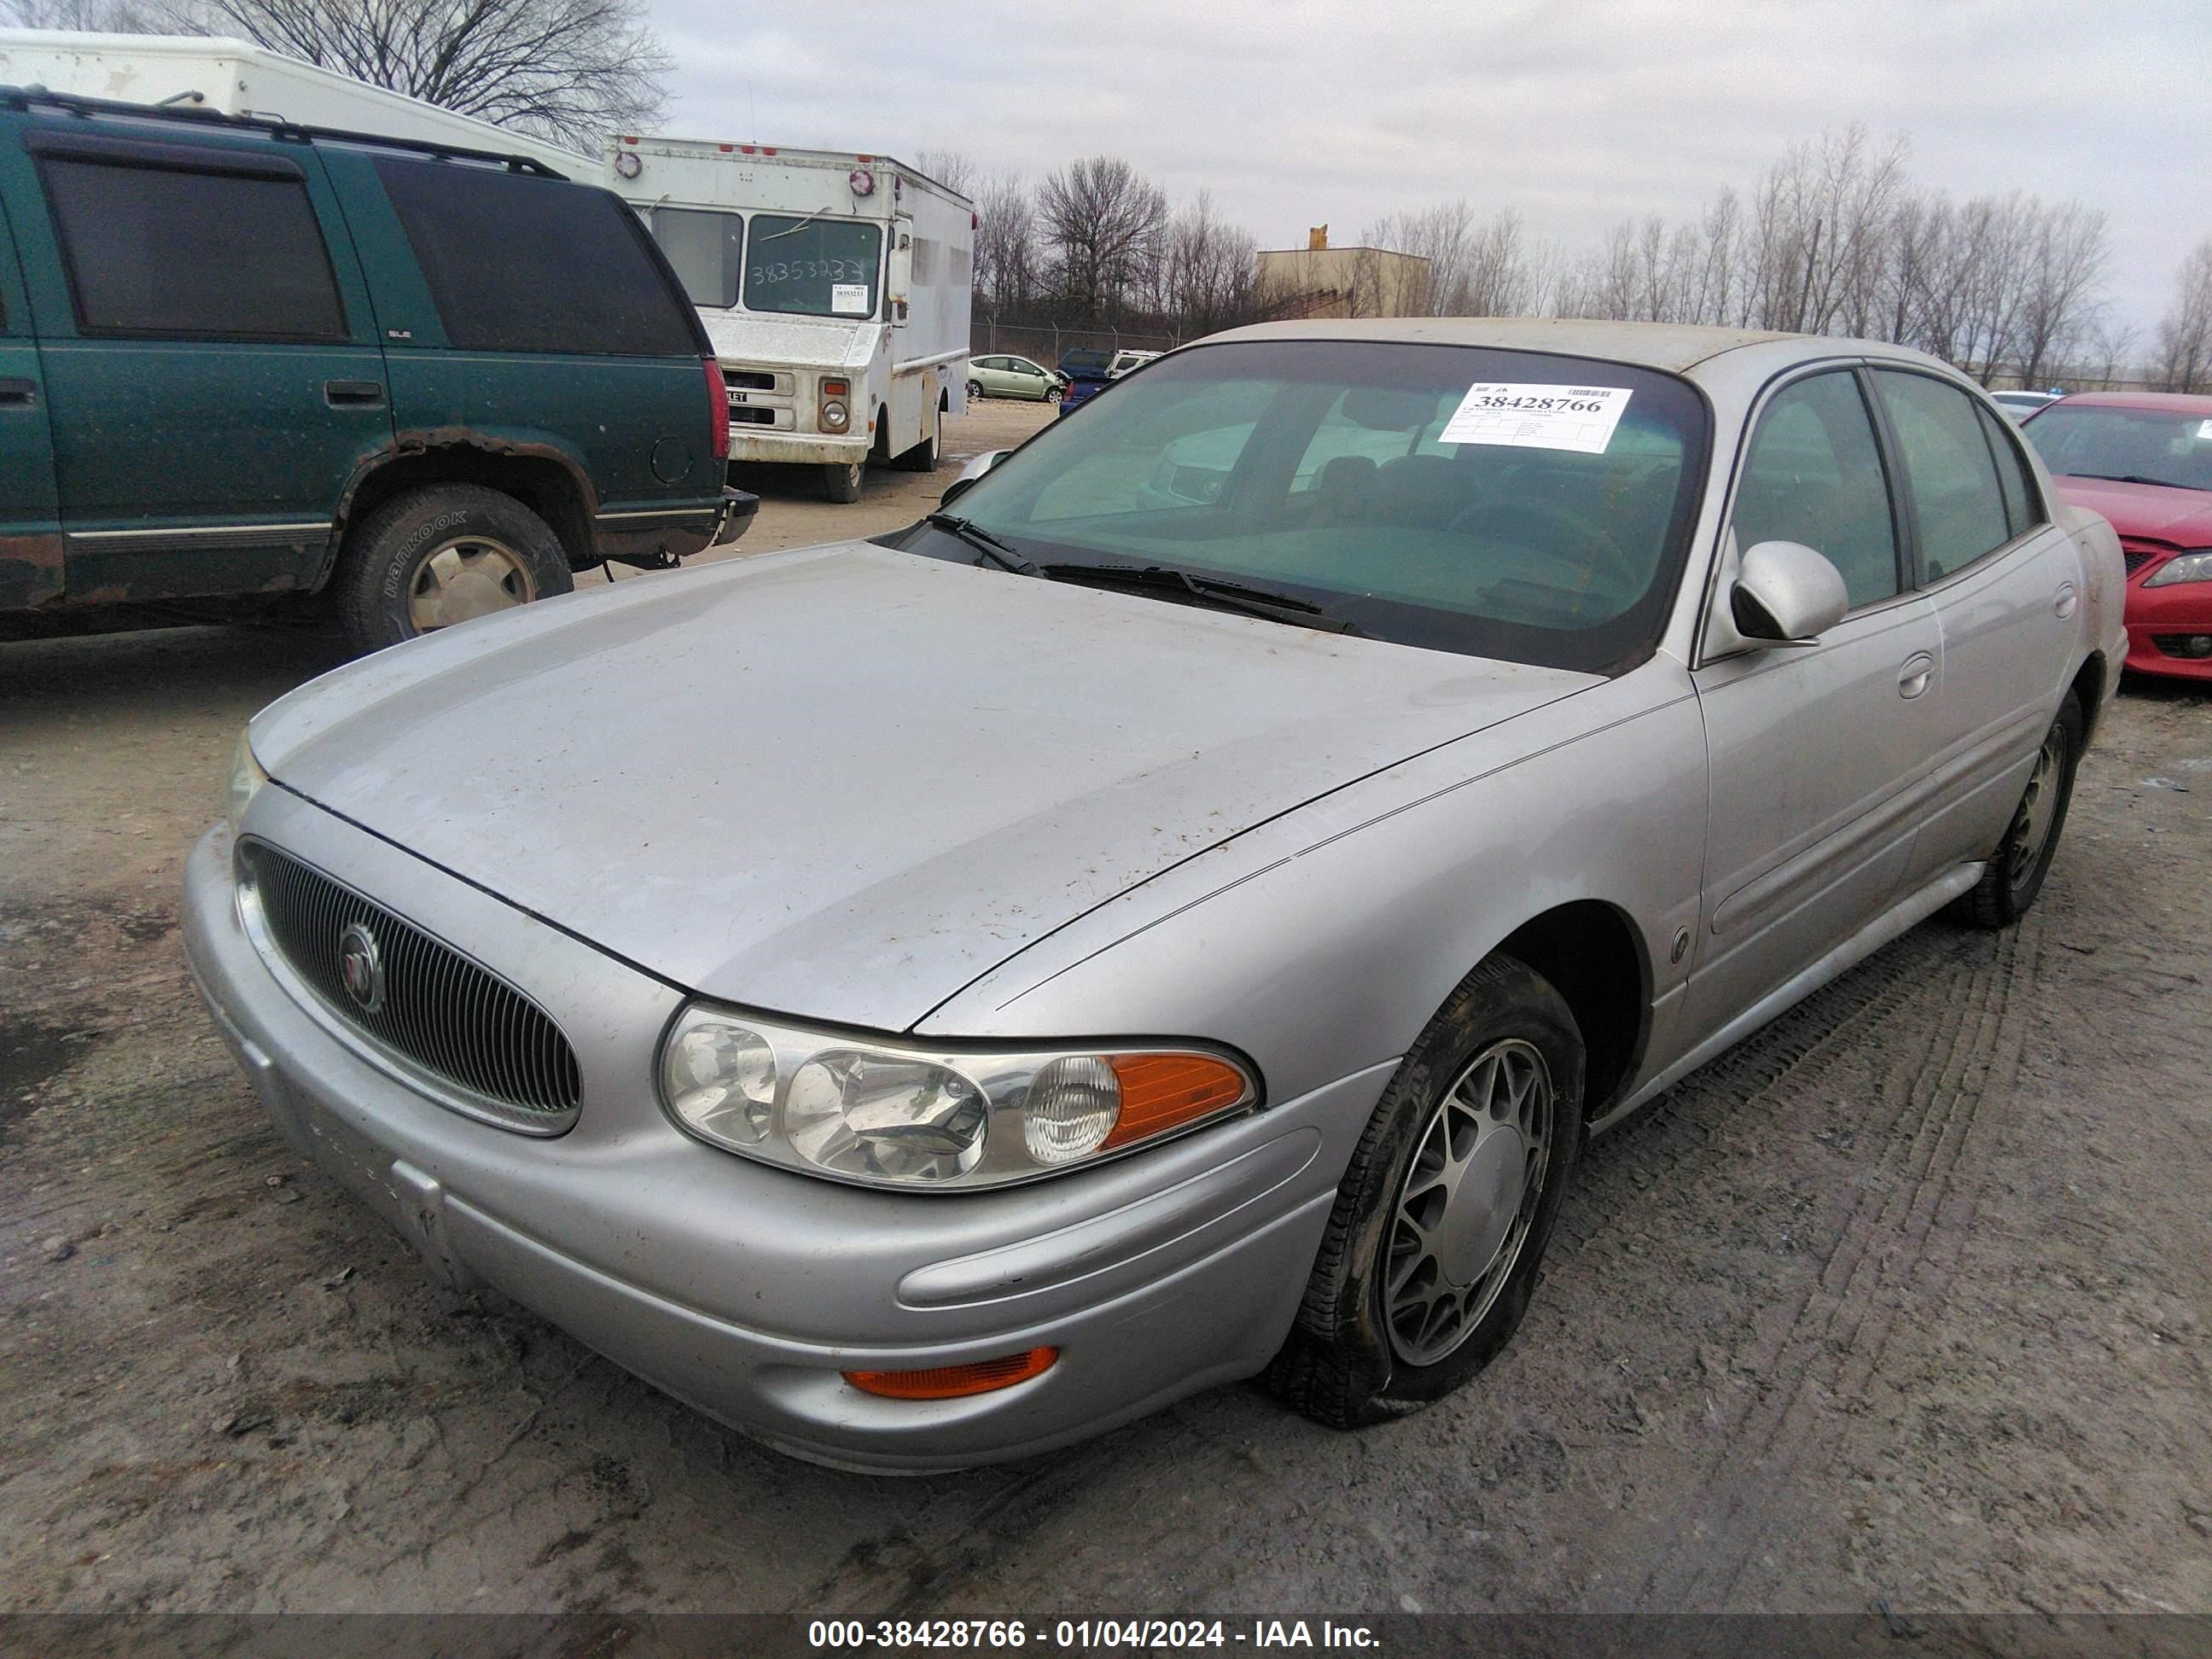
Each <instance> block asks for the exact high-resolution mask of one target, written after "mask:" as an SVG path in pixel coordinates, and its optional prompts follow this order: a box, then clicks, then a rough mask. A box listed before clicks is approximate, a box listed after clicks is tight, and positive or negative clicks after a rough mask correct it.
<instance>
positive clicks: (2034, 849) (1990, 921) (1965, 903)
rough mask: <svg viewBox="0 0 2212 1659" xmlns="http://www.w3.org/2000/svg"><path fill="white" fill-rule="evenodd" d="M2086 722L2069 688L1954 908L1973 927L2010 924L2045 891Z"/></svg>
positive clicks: (2079, 762)
mask: <svg viewBox="0 0 2212 1659" xmlns="http://www.w3.org/2000/svg"><path fill="white" fill-rule="evenodd" d="M2085 727H2086V722H2085V721H2084V720H2083V719H2082V715H2081V704H2080V703H2079V702H2076V701H2075V698H2074V695H2073V693H2071V692H2070V691H2069V693H2067V695H2066V700H2065V701H2064V702H2062V703H2060V704H2059V705H2058V714H2057V717H2056V718H2055V719H2054V720H2052V721H2051V729H2050V730H2049V731H2048V732H2045V733H2044V734H2043V746H2042V747H2041V748H2039V749H2038V750H2036V751H2035V765H2034V767H2033V769H2031V770H2030V771H2029V773H2028V775H2027V787H2026V788H2025V789H2023V790H2022V791H2021V797H2020V805H2018V806H2016V807H2015V808H2014V809H2013V814H2012V822H2011V823H2008V825H2006V826H2005V833H2004V839H2003V840H2002V841H2000V842H1998V843H1997V847H1996V851H1995V852H1994V853H1992V854H1990V861H1989V863H1988V864H1987V865H1986V866H1984V868H1983V871H1982V878H1981V880H1980V881H1978V882H1977V883H1976V884H1974V886H1973V888H1972V890H1970V891H1968V892H1967V893H1966V895H1965V896H1963V897H1961V898H1960V900H1959V902H1958V904H1957V905H1956V907H1954V908H1955V910H1956V914H1957V915H1958V916H1959V919H1960V921H1964V922H1966V924H1967V925H1968V926H1970V927H1983V928H1990V929H1995V928H1999V927H2011V926H2012V925H2013V923H2015V922H2016V921H2019V920H2020V919H2021V917H2022V916H2024V915H2027V912H2028V908H2029V907H2030V906H2031V905H2033V903H2034V902H2035V896H2036V895H2037V894H2039V893H2040V892H2041V891H2042V890H2043V878H2044V877H2045V876H2046V875H2048V874H2049V873H2050V872H2051V860H2052V859H2053V858H2054V857H2056V856H2057V853H2058V836H2059V834H2060V832H2061V831H2062V830H2063V829H2065V828H2066V808H2067V807H2068V805H2069V804H2070V803H2071V802H2072V801H2073V799H2074V772H2075V768H2076V767H2077V766H2079V765H2080V764H2081V737H2082V732H2083V731H2084V729H2085Z"/></svg>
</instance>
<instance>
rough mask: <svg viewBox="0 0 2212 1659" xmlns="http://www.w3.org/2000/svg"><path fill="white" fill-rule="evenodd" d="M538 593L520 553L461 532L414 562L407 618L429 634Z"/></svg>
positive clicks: (505, 608) (524, 602) (525, 601)
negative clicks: (417, 563)
mask: <svg viewBox="0 0 2212 1659" xmlns="http://www.w3.org/2000/svg"><path fill="white" fill-rule="evenodd" d="M537 597H538V585H537V583H536V582H535V581H533V580H532V578H531V574H530V567H529V566H528V565H527V564H526V563H525V562H524V561H523V558H522V556H521V555H520V554H519V553H517V552H516V551H515V550H513V548H511V547H509V546H507V544H506V543H504V542H501V541H495V540H494V539H492V538H490V537H489V536H459V537H456V538H453V540H451V541H448V542H446V543H444V544H442V545H441V546H440V547H438V548H437V549H436V550H435V551H433V552H432V553H431V555H430V556H429V557H428V558H426V559H424V560H423V561H422V563H421V564H419V565H417V566H416V568H415V580H413V581H412V582H411V583H410V584H409V586H408V590H407V623H408V626H409V627H410V628H411V629H413V630H414V631H415V632H416V633H417V634H428V633H430V632H432V631H434V630H435V629H441V628H451V627H452V626H453V624H454V623H465V622H467V621H469V620H471V618H473V617H488V616H489V615H490V614H491V613H492V612H493V611H511V610H513V608H514V607H515V606H516V605H527V604H529V603H530V602H531V601H532V599H536V598H537Z"/></svg>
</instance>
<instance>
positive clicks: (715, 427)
mask: <svg viewBox="0 0 2212 1659" xmlns="http://www.w3.org/2000/svg"><path fill="white" fill-rule="evenodd" d="M701 362H703V363H704V364H705V366H706V369H707V431H708V436H709V438H710V440H711V441H712V443H713V446H714V459H716V460H718V461H726V460H728V459H730V388H729V386H727V384H726V383H725V382H724V380H723V379H722V366H721V364H720V363H718V362H715V361H714V359H713V358H712V357H706V358H702V359H701Z"/></svg>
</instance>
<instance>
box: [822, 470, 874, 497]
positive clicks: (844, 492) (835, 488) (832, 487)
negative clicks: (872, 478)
mask: <svg viewBox="0 0 2212 1659" xmlns="http://www.w3.org/2000/svg"><path fill="white" fill-rule="evenodd" d="M867 471H868V464H867V463H866V461H833V462H832V463H830V464H829V465H828V466H825V467H823V469H822V492H823V494H824V495H827V496H829V499H830V500H831V501H859V500H860V481H861V479H862V478H864V477H866V475H867Z"/></svg>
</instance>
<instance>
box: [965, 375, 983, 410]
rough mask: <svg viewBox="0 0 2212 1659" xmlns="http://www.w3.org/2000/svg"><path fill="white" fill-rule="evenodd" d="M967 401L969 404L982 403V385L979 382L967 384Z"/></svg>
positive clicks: (972, 381)
mask: <svg viewBox="0 0 2212 1659" xmlns="http://www.w3.org/2000/svg"><path fill="white" fill-rule="evenodd" d="M968 401H969V403H971V404H977V403H981V402H982V401H983V383H982V382H981V380H970V381H969V382H968Z"/></svg>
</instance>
